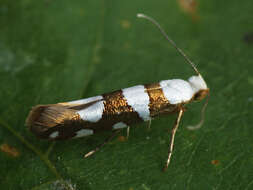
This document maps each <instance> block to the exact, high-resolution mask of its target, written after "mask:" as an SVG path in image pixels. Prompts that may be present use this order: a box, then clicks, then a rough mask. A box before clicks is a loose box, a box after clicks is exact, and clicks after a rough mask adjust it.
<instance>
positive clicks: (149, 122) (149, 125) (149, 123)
mask: <svg viewBox="0 0 253 190" xmlns="http://www.w3.org/2000/svg"><path fill="white" fill-rule="evenodd" d="M150 127H151V119H150V120H148V130H150Z"/></svg>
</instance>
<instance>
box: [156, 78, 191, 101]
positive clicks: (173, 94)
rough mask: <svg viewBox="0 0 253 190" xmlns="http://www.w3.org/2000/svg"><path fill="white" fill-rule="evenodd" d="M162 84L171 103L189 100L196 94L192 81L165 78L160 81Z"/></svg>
mask: <svg viewBox="0 0 253 190" xmlns="http://www.w3.org/2000/svg"><path fill="white" fill-rule="evenodd" d="M160 86H161V87H162V90H163V93H164V96H165V97H166V98H167V99H168V101H169V102H170V104H179V103H183V102H187V101H189V100H190V99H191V98H192V97H193V95H194V90H193V88H192V86H191V85H190V83H189V82H187V81H184V80H181V79H173V80H164V81H161V82H160Z"/></svg>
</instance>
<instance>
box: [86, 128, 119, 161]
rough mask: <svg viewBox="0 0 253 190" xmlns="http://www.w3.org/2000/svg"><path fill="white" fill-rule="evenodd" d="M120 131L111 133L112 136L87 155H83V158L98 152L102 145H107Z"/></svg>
mask: <svg viewBox="0 0 253 190" xmlns="http://www.w3.org/2000/svg"><path fill="white" fill-rule="evenodd" d="M120 131H121V130H120V129H118V130H115V131H114V132H113V134H112V135H111V136H110V137H109V138H108V139H106V140H105V142H104V143H102V144H101V145H99V146H97V147H96V148H95V149H94V150H92V151H90V152H88V153H87V154H85V155H84V158H87V157H89V156H91V155H92V154H94V153H95V152H97V151H99V150H100V149H101V148H102V147H103V146H104V145H106V144H107V143H109V142H110V141H111V140H112V139H113V138H114V137H115V136H116V135H117V134H118V133H119V132H120Z"/></svg>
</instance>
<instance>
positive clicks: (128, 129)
mask: <svg viewBox="0 0 253 190" xmlns="http://www.w3.org/2000/svg"><path fill="white" fill-rule="evenodd" d="M129 133H130V127H129V126H127V136H126V139H128V137H129Z"/></svg>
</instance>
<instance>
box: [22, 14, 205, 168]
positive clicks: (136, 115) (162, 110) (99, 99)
mask: <svg viewBox="0 0 253 190" xmlns="http://www.w3.org/2000/svg"><path fill="white" fill-rule="evenodd" d="M137 17H139V18H144V19H147V20H148V21H150V22H151V23H153V24H154V25H155V26H157V27H158V29H159V30H160V32H161V33H162V34H163V36H164V37H165V38H166V39H167V40H168V41H169V42H170V43H171V44H172V45H173V46H174V47H175V48H176V50H177V51H178V52H179V53H180V54H181V55H182V56H183V57H184V58H185V59H186V61H187V62H188V63H189V64H190V65H191V67H192V68H193V69H194V71H195V72H196V74H197V75H195V76H192V77H190V78H189V79H188V80H182V79H172V80H163V81H160V82H157V83H152V84H146V85H137V86H133V87H130V88H124V89H120V90H116V91H114V92H110V93H105V94H102V95H99V96H94V97H90V98H85V99H81V100H76V101H70V102H63V103H57V104H46V105H37V106H35V107H33V108H32V110H31V111H30V113H29V115H28V117H27V119H26V125H27V126H28V128H29V129H30V130H31V132H32V133H34V134H35V135H36V136H37V137H39V138H42V139H48V140H65V139H73V138H79V137H83V136H89V135H93V134H96V133H99V132H101V131H104V130H112V131H114V133H113V135H112V136H111V137H110V138H109V139H107V140H106V141H105V142H104V143H103V144H102V145H100V146H98V147H97V148H96V149H94V150H92V151H90V152H89V153H87V154H86V155H85V156H84V157H88V156H90V155H92V154H94V153H95V152H96V151H98V150H99V149H100V148H101V147H102V146H104V145H105V144H106V143H108V142H109V141H110V140H111V139H112V138H113V137H114V136H115V135H116V133H118V132H119V131H120V129H122V128H127V129H128V133H129V127H130V126H133V125H134V124H137V123H140V122H148V123H149V126H150V123H151V120H152V119H153V118H155V117H158V116H161V115H166V114H177V119H176V121H175V124H174V126H173V129H172V131H171V137H170V145H169V149H168V158H167V161H166V164H165V167H164V170H166V169H167V168H168V165H169V163H170V160H171V155H172V151H173V147H174V139H175V134H176V131H177V129H178V126H179V123H180V120H181V118H182V115H183V113H184V111H185V105H186V104H189V103H190V102H193V101H199V100H202V99H204V98H205V97H206V96H209V88H208V87H207V85H206V82H205V81H204V79H203V77H202V76H201V74H200V73H199V71H198V70H197V68H196V66H195V65H194V63H193V62H191V61H190V59H189V58H188V57H187V56H186V55H185V54H184V53H183V51H182V50H181V49H180V48H178V47H177V46H176V44H175V43H174V41H172V40H171V39H170V38H169V37H168V35H167V34H166V33H165V31H164V30H163V29H162V28H161V26H160V25H159V23H158V22H157V21H155V20H154V19H153V18H151V17H149V16H146V15H144V14H137ZM207 100H208V98H207ZM207 103H208V101H206V103H205V104H204V106H203V109H202V119H201V122H200V123H199V124H198V125H197V126H196V127H195V128H199V127H200V126H201V124H202V123H203V121H204V110H205V108H206V106H207ZM195 128H192V129H195Z"/></svg>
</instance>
